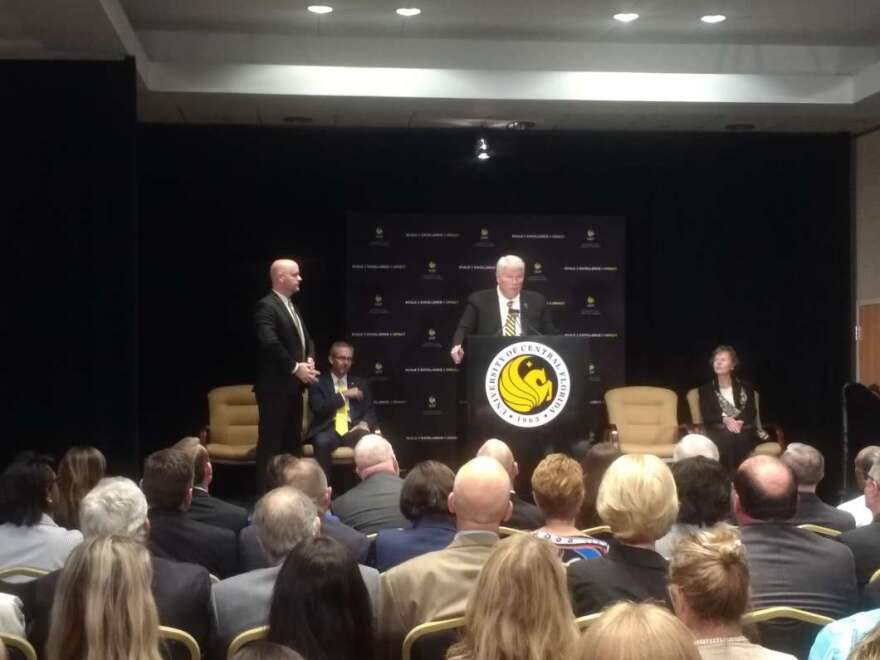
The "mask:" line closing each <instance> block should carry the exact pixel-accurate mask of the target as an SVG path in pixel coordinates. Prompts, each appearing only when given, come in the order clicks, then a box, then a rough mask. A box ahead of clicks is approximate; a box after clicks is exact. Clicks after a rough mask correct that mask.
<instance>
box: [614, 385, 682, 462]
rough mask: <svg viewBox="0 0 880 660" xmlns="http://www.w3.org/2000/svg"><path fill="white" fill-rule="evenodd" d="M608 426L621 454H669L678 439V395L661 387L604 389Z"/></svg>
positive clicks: (660, 455)
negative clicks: (605, 390)
mask: <svg viewBox="0 0 880 660" xmlns="http://www.w3.org/2000/svg"><path fill="white" fill-rule="evenodd" d="M605 406H606V408H607V409H608V422H609V424H608V427H609V431H610V434H611V439H612V442H613V441H615V440H616V442H617V443H618V445H619V446H620V450H621V451H622V452H623V453H625V454H654V455H655V456H659V457H660V458H672V451H673V449H674V448H675V443H677V442H678V440H679V437H680V435H681V433H680V427H679V423H678V395H677V394H676V393H675V392H673V391H672V390H667V389H664V388H662V387H617V388H614V389H611V390H608V391H607V392H605Z"/></svg>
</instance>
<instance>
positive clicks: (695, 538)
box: [669, 459, 795, 660]
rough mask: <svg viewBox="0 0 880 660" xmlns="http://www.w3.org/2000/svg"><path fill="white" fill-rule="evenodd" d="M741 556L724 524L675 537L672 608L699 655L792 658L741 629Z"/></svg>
mask: <svg viewBox="0 0 880 660" xmlns="http://www.w3.org/2000/svg"><path fill="white" fill-rule="evenodd" d="M688 460H694V459H688ZM718 467H719V468H720V469H721V470H723V471H724V472H726V470H724V468H723V467H721V465H720V464H719V465H718ZM745 555H746V553H745V548H743V545H742V543H741V542H740V539H739V535H738V534H737V532H736V530H735V529H733V528H732V527H728V526H727V525H718V526H717V527H713V528H712V529H708V530H702V531H697V532H694V533H693V534H690V535H688V536H684V537H682V538H681V539H679V541H678V542H677V543H676V545H675V552H674V554H673V555H672V560H671V562H670V565H669V594H670V596H671V597H672V607H673V609H674V610H675V613H676V614H677V615H678V618H679V619H681V621H682V622H683V623H684V624H685V625H686V626H687V627H688V628H689V629H690V631H691V632H692V633H693V634H694V637H696V640H697V642H696V644H697V649H698V650H699V652H700V656H701V657H702V658H703V660H710V659H711V660H739V659H747V660H795V658H794V656H791V655H788V654H787V653H778V652H777V651H771V650H770V649H766V648H764V647H762V646H758V645H757V644H752V643H751V642H749V641H748V640H747V639H746V638H745V637H744V636H743V634H742V626H741V624H740V620H741V618H742V616H743V614H745V612H746V610H747V609H748V606H749V567H748V565H747V564H746V556H745Z"/></svg>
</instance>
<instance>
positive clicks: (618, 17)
mask: <svg viewBox="0 0 880 660" xmlns="http://www.w3.org/2000/svg"><path fill="white" fill-rule="evenodd" d="M638 17H639V15H638V14H634V13H631V12H630V13H623V14H614V20H615V21H620V22H621V23H632V22H633V21H634V20H636V19H637V18H638Z"/></svg>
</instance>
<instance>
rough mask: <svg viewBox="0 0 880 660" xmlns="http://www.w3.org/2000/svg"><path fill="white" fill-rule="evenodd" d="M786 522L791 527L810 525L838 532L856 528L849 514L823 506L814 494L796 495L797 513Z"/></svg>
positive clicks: (853, 519)
mask: <svg viewBox="0 0 880 660" xmlns="http://www.w3.org/2000/svg"><path fill="white" fill-rule="evenodd" d="M788 522H790V523H792V524H793V525H803V524H804V523H812V524H814V525H822V527H830V528H831V529H836V530H837V531H839V532H848V531H849V530H851V529H855V528H856V519H855V518H853V515H852V514H851V513H849V512H847V511H841V510H840V509H836V508H834V507H833V506H830V505H828V504H825V502H823V501H822V500H820V499H819V496H818V495H816V493H798V501H797V513H795V515H794V518H791V519H790V520H789V521H788Z"/></svg>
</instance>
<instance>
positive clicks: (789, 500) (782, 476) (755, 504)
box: [733, 456, 797, 522]
mask: <svg viewBox="0 0 880 660" xmlns="http://www.w3.org/2000/svg"><path fill="white" fill-rule="evenodd" d="M733 489H734V491H735V492H736V496H737V500H738V501H739V508H740V509H741V510H742V512H743V513H744V514H746V515H747V516H749V517H750V518H754V519H755V520H763V521H766V522H782V521H785V520H788V519H789V518H791V517H792V516H794V514H795V512H796V511H797V480H796V479H795V476H794V473H793V472H792V471H791V468H789V467H788V466H787V465H786V464H785V463H783V462H782V461H781V460H779V459H778V458H774V457H772V456H752V457H751V458H747V459H746V460H745V461H743V463H742V465H740V466H739V469H738V470H737V471H736V475H735V476H734V478H733Z"/></svg>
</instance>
